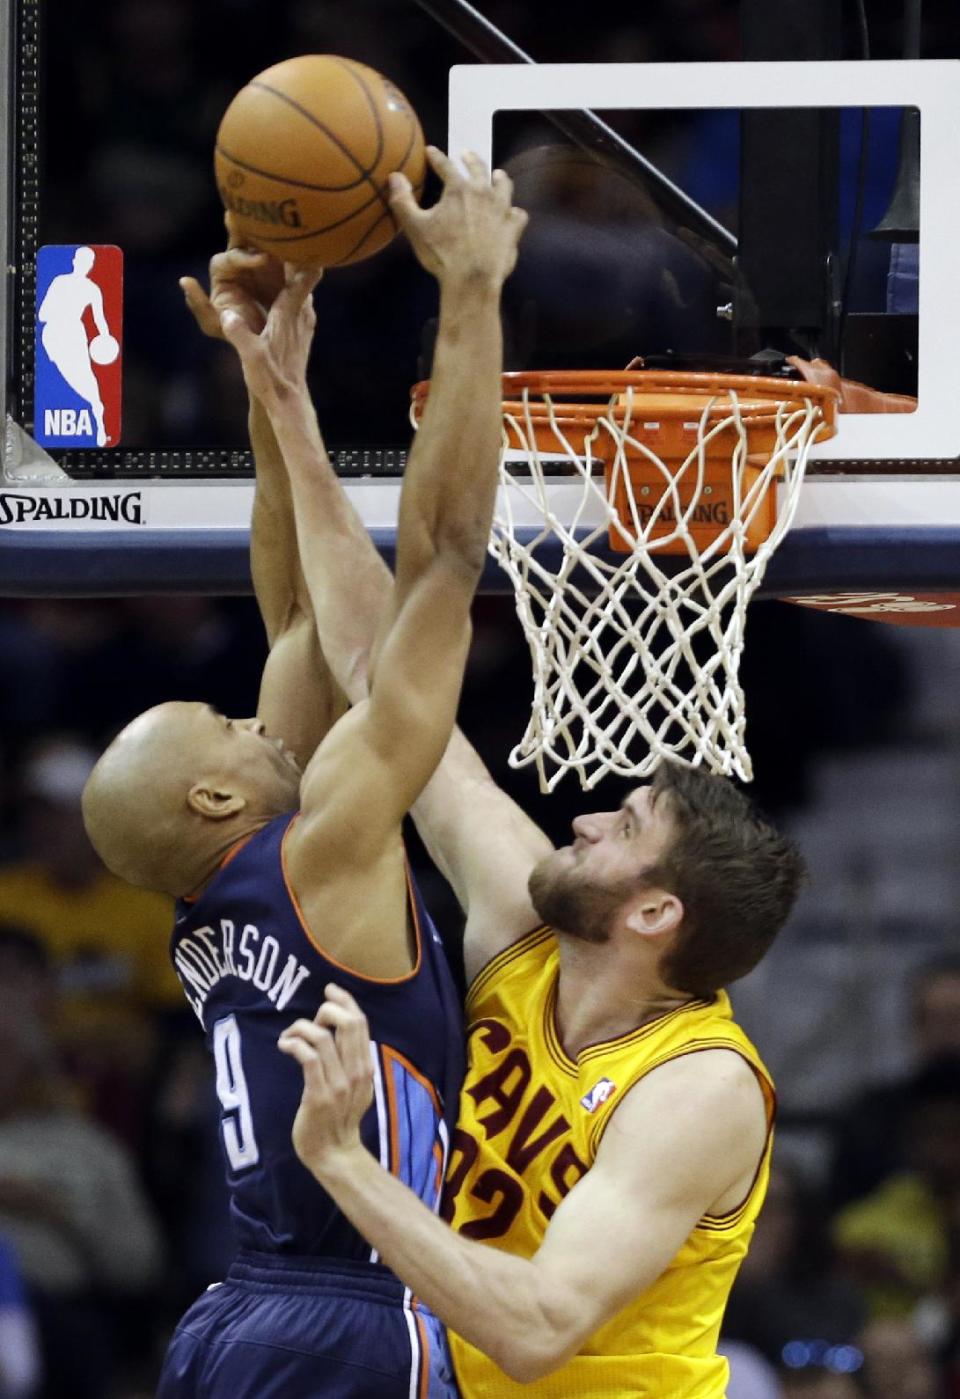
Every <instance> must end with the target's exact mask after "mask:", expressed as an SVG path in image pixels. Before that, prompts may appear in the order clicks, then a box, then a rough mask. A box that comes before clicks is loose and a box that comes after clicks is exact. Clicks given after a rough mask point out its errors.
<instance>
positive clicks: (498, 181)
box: [490, 170, 513, 207]
mask: <svg viewBox="0 0 960 1399" xmlns="http://www.w3.org/2000/svg"><path fill="white" fill-rule="evenodd" d="M490 183H491V185H492V186H493V188H494V189H495V190H496V192H497V194H499V196H500V198H501V199H502V201H503V203H504V204H506V205H507V207H509V206H510V205H511V204H512V203H513V181H512V180H511V178H510V176H509V175H508V174H507V172H506V170H494V172H493V174H492V175H491V176H490Z"/></svg>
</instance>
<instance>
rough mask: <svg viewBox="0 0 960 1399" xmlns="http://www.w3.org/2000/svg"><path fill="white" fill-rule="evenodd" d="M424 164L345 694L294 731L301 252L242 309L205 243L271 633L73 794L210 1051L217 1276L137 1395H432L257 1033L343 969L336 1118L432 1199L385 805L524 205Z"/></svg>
mask: <svg viewBox="0 0 960 1399" xmlns="http://www.w3.org/2000/svg"><path fill="white" fill-rule="evenodd" d="M431 158H432V160H433V163H434V168H435V169H436V170H437V172H438V174H440V176H441V179H442V180H443V182H444V191H443V195H442V197H441V199H440V201H439V203H438V204H437V205H436V206H435V207H434V208H433V209H431V210H428V211H422V210H420V209H419V208H418V206H416V204H415V203H414V202H413V200H412V197H411V196H410V193H409V185H408V184H407V182H406V181H405V180H404V178H403V177H402V176H401V177H394V189H393V195H392V199H393V202H395V203H396V205H397V217H398V220H399V222H400V223H401V225H402V226H403V227H404V229H405V230H406V232H407V234H408V236H409V239H410V242H411V244H412V245H413V247H414V250H415V252H416V254H417V256H418V257H419V259H420V261H421V262H422V263H423V265H424V266H425V267H426V268H427V269H428V270H429V271H431V272H433V273H434V274H435V275H436V277H437V279H438V281H439V283H440V303H441V304H440V326H439V333H438V342H437V374H436V377H435V386H434V393H433V394H431V398H430V402H429V404H428V405H427V410H426V415H425V417H424V422H423V427H422V429H421V433H420V434H419V436H418V440H417V442H416V444H415V446H414V448H413V451H412V452H411V456H410V460H409V464H408V467H407V471H406V475H405V478H404V484H403V491H402V498H401V505H400V521H399V528H398V551H397V580H396V586H395V589H394V591H393V594H392V597H391V599H390V603H389V607H388V609H387V612H386V615H385V617H384V627H383V632H382V639H381V641H380V645H379V648H378V652H377V655H376V657H375V660H374V662H373V664H372V667H371V678H370V680H369V699H368V700H365V701H364V703H362V704H359V705H357V706H355V707H354V708H353V709H352V710H351V711H350V712H349V714H346V715H344V716H343V717H342V718H340V719H339V720H338V721H337V722H336V723H334V724H333V725H332V727H331V728H330V729H329V732H327V733H326V735H325V736H322V735H321V728H322V725H323V724H324V723H325V722H327V720H329V719H330V718H331V717H332V715H333V713H334V712H335V708H336V702H335V699H334V698H333V696H332V695H331V692H330V690H329V689H327V688H325V687H324V685H323V682H322V675H321V671H320V668H319V664H320V663H319V657H318V652H317V645H316V641H317V638H316V626H315V622H314V619H313V615H312V611H311V604H310V598H309V595H308V592H307V589H306V586H305V582H304V575H303V565H305V563H306V560H307V558H308V557H309V554H310V551H311V549H312V546H313V541H314V537H315V535H316V533H317V531H318V529H319V527H320V526H319V523H318V519H319V516H320V515H322V502H321V501H320V498H319V496H318V493H317V491H316V489H315V486H316V480H315V470H314V467H315V460H316V457H317V443H318V441H319V438H318V436H317V433H316V422H315V418H314V415H313V410H312V405H311V404H310V400H309V395H308V392H307V388H306V380H305V368H306V359H307V354H308V351H309V345H310V340H311V337H312V331H313V325H314V321H315V317H314V313H313V307H312V302H311V300H310V293H311V291H312V289H313V286H314V284H315V282H316V280H317V276H318V273H317V272H315V271H313V272H311V271H309V270H299V271H298V270H295V269H292V268H288V269H287V273H286V276H285V278H284V285H283V286H282V288H281V289H280V290H279V291H278V292H277V290H276V286H274V288H273V289H272V292H275V293H276V296H275V300H273V305H272V306H271V308H270V310H269V314H268V315H267V316H266V322H265V324H263V313H262V311H261V310H260V308H259V306H258V304H257V298H256V296H255V295H254V294H252V293H251V288H253V291H254V292H256V291H262V290H263V289H262V288H259V287H257V285H256V277H257V275H258V274H257V271H256V268H255V267H254V266H252V265H251V261H250V260H249V259H248V260H247V264H246V268H245V267H244V255H243V254H242V253H240V252H239V251H238V250H233V251H231V252H228V253H227V254H224V255H221V260H220V261H219V262H218V260H217V259H215V260H214V265H213V267H212V274H213V288H212V293H213V295H212V302H213V309H214V310H215V311H216V312H217V315H218V318H219V329H221V330H222V332H223V333H224V335H225V336H226V337H227V338H228V339H229V340H230V341H231V342H232V343H233V344H234V346H235V347H236V348H237V350H238V352H239V354H240V357H241V361H242V365H243V371H244V376H245V379H246V381H247V385H248V388H249V390H250V393H251V396H252V398H253V399H254V400H255V401H256V402H255V405H254V409H253V414H252V421H253V426H254V447H255V449H258V450H257V459H258V470H259V471H260V472H261V474H260V475H259V477H258V498H257V505H256V508H255V513H254V520H253V528H252V538H251V555H252V565H253V572H254V578H255V584H256V591H257V595H258V599H259V600H260V604H261V608H262V611H263V615H264V620H265V623H266V626H267V631H268V637H269V640H270V643H271V645H270V654H269V658H268V661H267V665H266V669H265V672H264V677H263V685H262V689H261V694H260V702H259V707H258V714H257V717H256V718H255V719H243V720H234V719H228V718H226V717H225V716H224V715H222V714H218V713H216V712H215V711H214V710H212V709H211V708H210V707H209V706H207V705H203V704H167V705H160V706H158V707H157V708H155V709H152V710H149V711H148V712H147V713H146V714H143V715H141V716H140V717H139V718H137V719H135V720H134V721H133V722H132V723H131V724H130V725H128V726H127V728H126V729H124V730H123V732H122V733H121V734H120V735H119V737H118V738H117V739H116V740H115V741H114V743H113V744H112V745H111V746H110V748H109V749H108V750H107V752H106V753H105V754H104V755H103V757H102V758H101V760H100V762H99V764H98V765H97V768H96V769H95V771H94V773H93V775H92V776H91V778H90V781H89V783H88V785H87V788H86V791H85V794H84V814H85V818H86V822H87V828H88V831H89V833H90V836H91V838H92V840H93V842H94V844H95V846H96V847H97V849H98V850H99V852H100V854H101V856H102V857H103V859H104V860H105V862H106V863H107V865H108V866H109V867H110V868H112V869H113V870H114V871H116V872H117V873H120V874H122V875H123V876H124V877H126V878H127V879H129V880H130V881H131V882H133V883H136V884H142V885H146V886H147V887H150V888H155V889H159V890H163V891H165V892H167V893H170V894H172V895H174V896H175V897H176V898H177V900H178V905H177V921H176V927H175V930H174V934H173V942H172V948H173V956H174V961H175V965H176V968H177V971H178V974H179V975H180V978H181V981H182V982H183V985H184V989H185V991H186V993H187V997H188V999H189V1000H190V1002H191V1004H192V1005H193V1007H194V1009H195V1011H196V1013H197V1016H198V1018H199V1019H200V1021H201V1024H202V1025H203V1027H204V1031H205V1034H206V1037H207V1041H208V1044H209V1046H210V1049H211V1051H212V1053H213V1055H214V1059H215V1062H216V1070H217V1079H216V1087H217V1093H218V1096H219V1098H220V1105H221V1118H222V1139H223V1147H224V1154H225V1158H226V1168H227V1179H228V1184H229V1187H230V1193H231V1211H232V1215H233V1219H234V1223H235V1225H236V1229H237V1233H238V1236H239V1242H240V1253H239V1255H238V1259H237V1262H236V1264H235V1265H234V1267H233V1268H232V1269H231V1272H230V1275H229V1277H228V1279H227V1282H226V1283H225V1284H222V1285H219V1286H217V1287H216V1289H215V1290H211V1291H209V1292H208V1293H207V1294H205V1296H204V1297H202V1298H201V1299H200V1300H199V1301H198V1302H197V1303H196V1304H195V1305H194V1306H193V1307H192V1308H191V1310H190V1311H189V1312H188V1313H187V1315H186V1317H185V1318H184V1319H183V1321H182V1323H181V1325H180V1326H179V1328H178V1330H177V1333H176V1335H175V1337H174V1339H173V1342H172V1344H171V1347H170V1350H169V1352H168V1355H167V1359H166V1362H165V1365H164V1370H163V1374H162V1376H161V1380H160V1385H159V1389H158V1395H159V1399H173V1396H177V1399H179V1397H180V1396H199V1395H203V1396H205V1399H206V1397H207V1396H210V1399H218V1397H219V1396H229V1399H244V1396H249V1399H254V1396H256V1399H264V1396H271V1395H277V1396H282V1399H307V1396H325V1397H326V1396H330V1397H331V1399H353V1397H354V1396H356V1399H360V1396H363V1399H371V1397H372V1396H384V1399H387V1396H396V1399H401V1396H402V1397H403V1399H407V1396H409V1395H410V1394H417V1395H421V1394H422V1395H424V1396H427V1395H429V1396H438V1397H442V1399H445V1397H446V1396H451V1395H453V1394H455V1390H454V1388H453V1382H452V1378H451V1375H450V1370H449V1364H448V1359H447V1355H446V1348H445V1342H444V1337H443V1332H442V1328H441V1326H440V1325H439V1323H438V1322H437V1320H436V1318H435V1317H433V1316H432V1315H431V1313H430V1312H429V1310H428V1309H427V1308H425V1307H422V1306H419V1305H417V1306H416V1307H414V1306H413V1305H412V1303H411V1298H410V1294H409V1292H408V1291H406V1290H405V1289H404V1287H403V1286H402V1285H401V1284H400V1283H399V1282H398V1281H397V1280H396V1279H395V1278H394V1277H393V1276H392V1275H391V1274H390V1273H389V1272H388V1271H387V1269H386V1268H385V1267H383V1265H382V1263H381V1262H380V1260H379V1257H378V1254H377V1253H376V1250H373V1251H371V1249H370V1248H369V1247H368V1246H366V1245H365V1244H364V1241H363V1240H362V1238H361V1237H360V1236H359V1234H358V1233H357V1232H356V1231H355V1230H354V1229H353V1227H352V1226H351V1225H350V1224H349V1222H348V1221H347V1220H346V1219H345V1218H344V1217H343V1216H342V1215H341V1214H340V1213H339V1212H338V1211H337V1210H336V1208H335V1207H334V1206H333V1203H332V1201H331V1199H330V1197H329V1196H328V1195H327V1194H326V1192H325V1191H323V1190H322V1189H321V1188H320V1187H318V1186H317V1184H316V1182H315V1181H314V1180H313V1178H312V1177H311V1176H310V1175H309V1173H308V1172H307V1171H306V1170H305V1169H304V1168H303V1166H302V1165H301V1164H300V1163H299V1161H298V1160H297V1158H296V1156H295V1154H294V1151H293V1148H292V1144H291V1141H290V1130H291V1124H292V1122H293V1118H294V1114H295V1111H296V1106H297V1102H298V1100H299V1096H300V1086H301V1085H300V1074H299V1071H298V1070H297V1068H296V1065H295V1064H293V1063H291V1062H290V1061H289V1060H287V1059H285V1058H284V1057H283V1056H282V1055H281V1054H280V1053H278V1051H277V1046H276V1040H277V1033H278V1024H279V1025H281V1026H282V1024H283V1023H284V1021H285V1019H286V1018H287V1017H289V1016H290V1015H291V1014H293V1015H297V1014H300V1015H312V1014H313V1012H314V1011H315V1010H316V1007H317V1005H318V1003H319V1002H320V1000H321V999H322V995H323V987H324V985H325V984H326V983H327V982H328V981H329V980H330V978H331V977H332V976H334V975H335V976H337V978H338V979H339V980H340V981H342V982H343V983H344V984H345V985H347V986H349V987H350V989H351V991H352V992H353V994H354V995H355V996H356V997H357V998H358V999H359V1000H360V1001H362V1003H363V1005H364V1006H365V1009H366V1011H367V1013H368V1016H369V1022H370V1024H371V1025H372V1027H373V1028H374V1033H375V1037H376V1048H375V1050H371V1053H373V1054H374V1055H375V1058H376V1070H375V1072H376V1078H377V1085H378V1086H377V1102H376V1106H375V1110H372V1111H371V1112H370V1113H369V1114H368V1116H367V1118H366V1121H365V1123H364V1125H363V1127H362V1129H361V1130H362V1135H363V1139H364V1141H365V1142H366V1143H367V1144H368V1146H369V1147H370V1149H371V1150H372V1151H373V1152H374V1153H375V1154H376V1155H377V1158H378V1159H379V1160H381V1161H383V1162H384V1164H385V1165H386V1166H387V1167H388V1168H389V1169H390V1170H393V1171H395V1172H396V1173H397V1175H398V1178H401V1179H403V1180H404V1181H405V1182H406V1183H407V1184H408V1185H409V1186H410V1188H411V1189H413V1190H414V1191H415V1192H416V1193H417V1195H418V1196H419V1197H420V1198H421V1199H422V1200H423V1201H424V1202H425V1204H426V1206H427V1207H428V1208H431V1209H432V1208H436V1207H437V1206H438V1204H439V1193H440V1186H441V1183H442V1178H443V1170H444V1164H445V1160H446V1146H447V1136H448V1134H447V1127H446V1125H445V1122H444V1113H445V1112H447V1113H452V1111H454V1110H455V1108H454V1105H455V1102H456V1096H457V1091H458V1088H459V1082H460V1078H461V1076H462V1043H463V1042H462V1026H461V1024H460V1021H459V1017H458V1010H457V1006H456V997H455V993H454V990H453V986H452V983H451V981H450V977H449V973H448V971H447V968H446V965H445V962H444V959H443V956H442V952H441V949H440V947H439V940H438V939H437V937H436V934H435V932H434V931H433V929H432V928H431V926H430V923H429V920H428V918H427V916H426V913H425V911H424V909H423V907H422V905H421V903H420V900H419V897H418V895H417V893H416V891H415V889H413V888H412V886H410V885H409V883H408V878H407V872H406V867H405V861H404V854H403V846H402V841H401V826H400V823H401V820H402V817H403V815H404V814H405V812H406V810H407V809H408V808H409V806H410V804H411V803H412V802H413V800H414V799H415V798H416V796H417V795H418V794H419V792H420V790H421V789H422V787H423V785H424V784H425V782H426V781H427V779H428V778H429V776H430V773H431V772H432V770H433V768H434V767H435V766H436V764H437V762H438V761H439V759H440V757H441V755H442V753H443V750H444V747H445V745H446V742H447V740H448V738H449V735H450V732H451V728H452V725H453V720H454V714H455V710H456V705H457V699H458V696H459V690H460V684H461V679H462V672H463V664H464V659H465V656H466V652H467V647H468V643H469V632H470V626H469V606H470V601H471V598H472V596H473V592H474V589H475V587H476V583H477V579H478V577H479V573H480V570H481V567H482V564H483V560H484V556H485V547H486V541H487V537H488V535H489V530H490V521H491V514H492V509H493V498H494V493H495V479H496V460H497V455H498V447H499V438H500V424H499V411H498V409H499V371H500V361H501V345H500V337H501V332H500V316H499V300H500V290H501V286H502V283H503V281H504V279H505V278H506V276H507V275H508V274H509V272H510V270H511V268H512V266H513V263H514V260H515V256H516V246H517V241H518V238H519V234H520V232H521V230H522V227H523V223H524V221H525V216H524V215H522V214H521V213H520V212H519V211H517V210H514V209H512V208H511V203H510V184H509V181H508V180H507V179H506V177H505V176H503V175H502V174H500V173H499V172H498V173H496V174H495V175H494V177H493V180H492V181H491V180H490V178H489V177H488V176H487V174H486V171H485V170H484V168H483V166H482V164H481V163H480V162H479V161H478V160H476V159H475V158H473V157H468V158H466V161H465V164H466V173H459V172H458V171H457V170H456V169H455V168H454V167H453V166H452V165H451V164H450V163H449V162H447V161H446V160H445V158H443V157H442V156H441V155H440V154H439V152H434V153H433V155H432V157H431ZM254 261H255V260H254ZM265 275H267V276H269V275H270V272H269V269H268V270H267V272H266V274H265ZM186 290H187V293H188V301H190V300H191V297H194V299H195V289H194V288H193V287H192V286H191V284H190V283H189V282H188V283H187V288H186ZM262 299H263V300H270V299H273V298H272V293H271V294H270V295H264V296H263V297H262ZM454 443H455V444H456V452H454ZM454 460H456V469H452V468H451V463H452V462H453V461H454ZM284 468H285V470H286V473H287V475H288V477H289V488H290V499H289V500H284V499H283V498H282V493H281V492H280V489H279V488H280V481H281V478H282V476H283V469H284ZM278 473H279V474H278ZM291 503H292V509H291ZM292 523H293V524H295V530H296V537H295V538H291V537H290V526H291V524H292ZM298 558H299V562H298ZM365 669H366V667H365ZM314 750H315V751H314Z"/></svg>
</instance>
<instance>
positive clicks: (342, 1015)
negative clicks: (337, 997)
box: [313, 1001, 354, 1030]
mask: <svg viewBox="0 0 960 1399" xmlns="http://www.w3.org/2000/svg"><path fill="white" fill-rule="evenodd" d="M353 1018H354V1017H353V1015H352V1014H351V1012H350V1011H349V1010H347V1009H346V1007H345V1006H338V1005H335V1004H334V1002H333V1001H324V1003H323V1005H322V1006H321V1007H320V1009H319V1010H318V1011H317V1013H316V1015H315V1016H314V1017H313V1023H314V1024H315V1025H326V1026H327V1027H328V1029H333V1030H339V1029H341V1028H342V1027H343V1026H344V1025H349V1024H350V1023H351V1021H352V1020H353Z"/></svg>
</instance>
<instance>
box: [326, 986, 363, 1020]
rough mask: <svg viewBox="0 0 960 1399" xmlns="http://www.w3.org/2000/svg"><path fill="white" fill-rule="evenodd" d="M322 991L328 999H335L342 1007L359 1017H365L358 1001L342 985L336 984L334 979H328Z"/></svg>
mask: <svg viewBox="0 0 960 1399" xmlns="http://www.w3.org/2000/svg"><path fill="white" fill-rule="evenodd" d="M323 993H324V995H325V996H326V997H327V999H328V1000H330V1001H335V1002H336V1003H337V1005H340V1006H343V1007H344V1009H346V1010H349V1011H352V1012H353V1013H354V1015H359V1016H360V1017H361V1019H364V1020H365V1019H366V1016H365V1015H364V1014H363V1011H362V1010H361V1009H360V1006H359V1005H358V1003H357V1002H356V1001H355V1000H354V998H353V997H352V996H351V995H350V992H349V991H345V990H344V989H343V987H342V986H338V985H337V983H336V982H335V981H328V982H327V984H326V986H325V987H324V988H323Z"/></svg>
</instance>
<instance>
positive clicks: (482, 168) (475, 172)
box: [460, 151, 490, 185]
mask: <svg viewBox="0 0 960 1399" xmlns="http://www.w3.org/2000/svg"><path fill="white" fill-rule="evenodd" d="M460 160H461V162H462V164H463V168H464V169H465V170H466V172H467V174H468V175H469V176H470V178H471V179H472V180H476V181H477V183H478V184H482V185H488V184H489V183H490V172H489V170H488V169H487V167H486V163H485V162H484V161H482V160H481V159H480V157H479V156H478V155H477V153H476V151H464V153H463V155H462V156H461V157H460Z"/></svg>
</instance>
